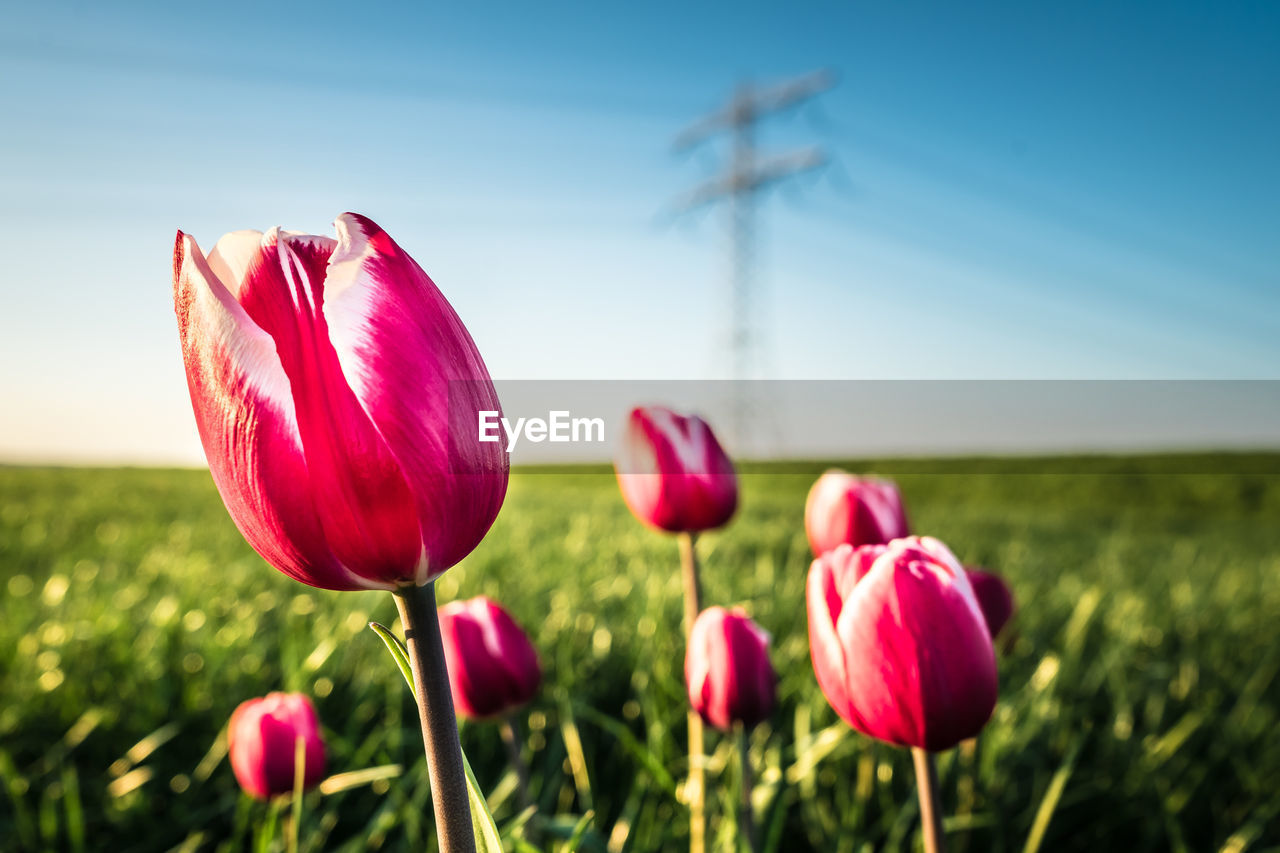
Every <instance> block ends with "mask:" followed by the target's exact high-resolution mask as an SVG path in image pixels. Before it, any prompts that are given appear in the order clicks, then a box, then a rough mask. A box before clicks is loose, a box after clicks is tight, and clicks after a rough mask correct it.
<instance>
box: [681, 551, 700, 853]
mask: <svg viewBox="0 0 1280 853" xmlns="http://www.w3.org/2000/svg"><path fill="white" fill-rule="evenodd" d="M679 541H680V567H681V575H682V578H683V580H684V639H685V647H686V648H688V645H689V638H690V636H691V635H692V633H693V623H694V621H696V620H697V618H698V614H699V613H701V612H702V584H701V582H700V581H699V580H698V555H697V554H696V553H695V552H694V550H693V543H694V536H693V534H692V533H681V534H680V536H679ZM688 719H689V781H688V784H687V785H686V787H685V795H686V798H687V799H688V801H689V853H704V851H705V850H706V847H707V840H706V831H707V828H706V823H707V822H706V817H705V814H706V806H705V802H706V785H705V784H704V781H703V775H704V774H703V768H702V763H703V746H702V717H700V716H698V712H697V711H694V710H692V709H690V710H689V712H688Z"/></svg>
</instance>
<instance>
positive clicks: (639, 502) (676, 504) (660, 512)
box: [615, 406, 738, 533]
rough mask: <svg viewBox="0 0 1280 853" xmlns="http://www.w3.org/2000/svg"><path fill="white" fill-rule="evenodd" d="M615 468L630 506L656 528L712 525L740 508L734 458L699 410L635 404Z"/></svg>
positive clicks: (672, 529) (694, 530) (686, 530)
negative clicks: (686, 411) (679, 410)
mask: <svg viewBox="0 0 1280 853" xmlns="http://www.w3.org/2000/svg"><path fill="white" fill-rule="evenodd" d="M615 468H616V470H617V474H618V485H619V487H620V488H621V489H622V497H623V500H625V501H626V503H627V506H628V507H630V508H631V512H632V513H634V514H635V516H636V518H638V519H640V520H641V521H643V522H644V523H646V524H649V525H651V526H653V527H656V528H658V529H659V530H665V531H667V532H669V533H697V532H699V531H703V530H710V529H712V528H716V527H720V526H722V525H723V524H725V523H726V522H728V520H729V519H730V518H731V517H732V516H733V512H734V510H735V509H737V508H738V478H737V475H736V474H735V473H734V470H733V463H732V462H730V461H729V457H728V456H727V455H726V454H725V452H724V450H723V449H722V448H721V447H720V442H718V441H716V437H715V434H714V433H713V432H712V431H711V427H709V426H707V422H706V421H704V420H703V419H702V418H700V417H698V416H697V415H689V416H684V415H678V414H676V413H675V412H673V411H671V410H670V409H666V408H663V407H662V406H642V407H639V408H636V409H633V410H632V411H631V417H630V419H629V420H628V422H627V430H626V434H625V435H624V436H623V443H622V447H621V449H620V452H619V454H618V458H617V460H616V461H615Z"/></svg>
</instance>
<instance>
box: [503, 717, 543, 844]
mask: <svg viewBox="0 0 1280 853" xmlns="http://www.w3.org/2000/svg"><path fill="white" fill-rule="evenodd" d="M502 742H503V743H504V744H507V758H508V760H509V761H511V766H512V768H513V770H515V771H516V798H517V800H518V802H520V811H521V812H525V811H526V809H527V808H529V807H530V806H532V803H534V800H532V798H531V797H530V795H529V765H526V763H525V757H524V756H522V754H521V753H520V735H518V730H517V727H516V715H513V713H508V715H506V716H504V717H503V719H502ZM536 838H538V831H536V827H535V825H534V821H532V820H530V822H529V824H526V826H525V839H526V840H527V841H530V843H531V844H536V840H535V839H536Z"/></svg>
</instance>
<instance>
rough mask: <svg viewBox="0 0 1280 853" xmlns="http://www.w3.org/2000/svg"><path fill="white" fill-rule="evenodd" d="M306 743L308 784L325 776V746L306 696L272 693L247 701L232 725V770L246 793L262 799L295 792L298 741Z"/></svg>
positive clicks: (229, 737)
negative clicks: (294, 778) (295, 763)
mask: <svg viewBox="0 0 1280 853" xmlns="http://www.w3.org/2000/svg"><path fill="white" fill-rule="evenodd" d="M298 738H302V744H303V755H304V759H303V768H304V769H303V774H302V777H303V778H302V785H303V787H304V788H311V787H313V786H314V785H315V784H316V783H317V782H319V781H320V778H321V777H322V776H324V741H323V740H322V739H321V737H320V721H319V720H318V719H317V718H316V709H315V708H314V707H313V706H312V704H311V700H310V699H308V698H307V697H306V696H304V695H302V694H301V693H268V694H267V695H266V696H264V697H262V698H261V699H250V700H248V701H247V702H242V703H241V704H240V707H238V708H236V709H235V711H234V712H233V713H232V714H231V722H230V723H229V724H228V725H227V749H228V751H229V752H230V754H231V770H232V772H234V773H235V775H236V781H237V782H239V783H240V787H241V788H243V789H244V790H245V793H247V794H249V796H251V797H255V798H257V799H259V800H265V799H268V798H269V797H272V796H274V795H276V794H287V793H289V792H290V791H292V790H293V774H294V761H295V752H294V750H295V749H296V748H297V747H296V740H297V739H298Z"/></svg>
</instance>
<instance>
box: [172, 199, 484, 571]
mask: <svg viewBox="0 0 1280 853" xmlns="http://www.w3.org/2000/svg"><path fill="white" fill-rule="evenodd" d="M335 224H336V227H337V233H338V239H337V240H336V241H335V240H333V239H331V238H329V237H320V236H315V235H311V234H299V233H296V232H291V231H282V230H280V229H279V228H272V229H271V230H270V231H268V232H266V233H265V234H261V233H259V232H256V231H237V232H235V233H232V234H228V235H226V236H225V237H223V238H222V239H221V240H219V241H218V243H217V245H215V246H214V248H213V250H212V251H211V252H209V255H208V257H207V258H206V257H205V255H204V254H202V253H201V251H200V248H199V247H198V246H197V245H196V241H195V240H194V239H193V238H192V237H191V236H189V235H186V234H183V233H182V232H181V231H179V232H178V239H177V245H176V246H175V248H174V263H173V292H174V308H175V311H176V312H177V315H178V330H179V335H180V337H181V340H182V353H183V358H184V361H185V364H186V372H187V384H188V386H189V388H190V391H191V403H192V407H193V408H194V409H195V415H196V424H197V426H198V427H199V430H200V438H201V440H202V442H203V443H204V450H205V455H206V456H207V457H208V460H209V470H210V472H211V473H212V474H213V480H214V483H215V484H216V485H217V487H218V491H219V493H221V495H222V499H223V501H224V502H225V503H226V505H227V509H228V511H229V512H230V513H231V517H232V518H233V519H234V520H235V523H236V526H237V527H239V528H240V532H241V533H243V534H244V537H245V539H247V540H248V541H249V544H250V545H252V546H253V548H254V550H256V551H257V552H258V553H259V554H261V555H262V557H263V558H264V559H265V560H266V561H267V562H268V563H270V564H271V565H273V566H275V567H276V568H277V569H279V570H280V571H282V572H284V573H285V574H287V575H289V576H290V577H292V578H294V579H296V580H299V581H302V582H303V583H307V584H310V585H312V586H317V587H322V588H325V589H371V588H376V589H395V588H397V587H402V586H406V585H422V584H425V583H428V582H429V581H431V580H432V579H434V578H435V577H436V576H437V575H439V574H440V573H441V572H443V571H444V570H445V569H448V568H449V567H450V566H452V565H454V564H455V563H457V562H458V561H459V560H461V559H462V558H463V557H464V556H466V555H467V554H468V553H470V552H471V550H472V549H473V548H475V546H476V545H477V544H478V543H479V542H480V539H481V538H482V537H483V536H484V534H485V533H486V532H487V531H488V529H489V526H490V525H491V524H492V523H493V520H494V518H495V517H496V516H497V514H498V509H499V508H500V507H501V505H502V500H503V497H504V495H505V494H506V488H507V458H506V454H505V453H504V452H503V451H502V449H501V448H500V447H499V446H498V445H496V444H482V443H478V442H470V443H463V442H455V444H454V447H453V449H452V453H453V456H452V457H451V447H450V439H449V437H450V434H451V432H452V433H455V434H456V435H463V434H467V433H466V432H465V431H467V430H470V431H474V430H475V424H476V413H477V412H478V411H481V410H497V409H499V405H498V400H497V395H496V393H495V392H494V389H493V384H492V382H491V381H490V378H489V373H488V371H487V370H486V369H485V365H484V362H483V361H482V360H481V358H480V353H479V352H478V351H477V350H476V346H475V344H474V343H473V342H472V340H471V336H470V335H469V334H467V330H466V328H465V327H463V325H462V322H461V321H460V320H459V319H458V315H457V314H455V313H454V311H453V309H452V308H451V307H450V306H449V303H448V302H447V301H445V298H444V296H443V295H441V293H440V291H439V290H437V289H436V286H435V285H434V284H433V283H432V281H431V279H430V278H428V277H427V274H426V273H424V272H423V271H422V269H421V267H419V266H418V265H417V264H416V263H415V262H414V260H413V259H412V258H410V257H409V256H408V255H407V254H406V253H405V252H404V250H403V249H401V248H400V247H399V246H398V245H397V244H396V243H395V241H393V240H392V239H391V238H390V237H389V236H388V235H387V234H386V232H384V231H383V230H382V229H381V228H379V227H378V226H377V225H375V224H374V223H373V222H372V221H370V220H369V219H366V218H365V217H363V216H359V215H357V214H353V213H345V214H343V215H342V216H340V217H338V220H337V222H336V223H335ZM455 380H457V381H455ZM451 391H452V395H451V393H450V392H451ZM451 396H452V403H453V405H450V403H451ZM463 472H465V473H463Z"/></svg>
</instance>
